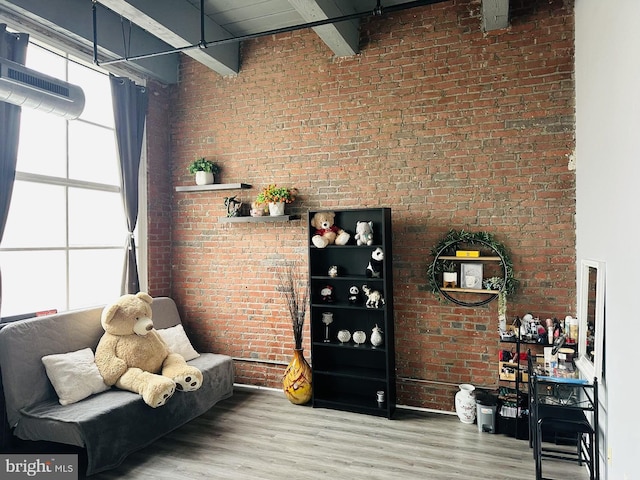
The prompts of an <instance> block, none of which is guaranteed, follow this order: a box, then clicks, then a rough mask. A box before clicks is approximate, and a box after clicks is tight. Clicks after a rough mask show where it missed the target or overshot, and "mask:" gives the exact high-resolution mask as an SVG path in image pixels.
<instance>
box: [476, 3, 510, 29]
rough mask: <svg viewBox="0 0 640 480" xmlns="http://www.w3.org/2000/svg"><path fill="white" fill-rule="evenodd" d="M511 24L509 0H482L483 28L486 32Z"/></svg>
mask: <svg viewBox="0 0 640 480" xmlns="http://www.w3.org/2000/svg"><path fill="white" fill-rule="evenodd" d="M508 26H509V0H482V29H483V30H484V31H485V32H489V31H491V30H499V29H502V28H507V27H508Z"/></svg>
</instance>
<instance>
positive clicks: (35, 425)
mask: <svg viewBox="0 0 640 480" xmlns="http://www.w3.org/2000/svg"><path fill="white" fill-rule="evenodd" d="M152 310H153V322H154V327H155V328H156V329H162V328H168V327H171V326H174V325H177V324H179V323H180V316H179V313H178V310H177V308H176V305H175V303H174V301H173V300H172V299H170V298H167V297H160V298H155V299H154V301H153V304H152ZM101 313H102V307H97V308H90V309H85V310H77V311H72V312H65V313H60V314H56V315H51V316H47V317H39V318H32V319H28V320H20V321H17V322H14V323H10V324H8V325H6V326H5V327H4V328H2V329H0V372H1V373H2V383H3V387H4V396H5V404H6V413H7V420H8V423H9V427H10V428H11V430H12V432H13V435H15V436H17V437H18V438H21V439H23V440H35V441H48V442H57V443H63V444H68V445H75V446H79V447H83V448H84V449H86V452H87V472H86V473H87V475H91V474H94V473H97V472H100V471H103V470H107V469H110V468H114V467H116V466H118V465H119V464H120V463H121V462H122V461H123V460H124V459H125V457H126V456H127V455H129V454H130V453H132V452H134V451H136V450H139V449H140V448H142V447H145V446H146V445H149V444H150V443H151V442H153V441H154V440H156V439H158V438H159V437H161V436H162V435H165V434H166V433H168V432H170V431H172V430H174V429H176V428H178V427H179V426H181V425H183V424H185V423H187V422H188V421H189V420H192V419H193V418H195V417H197V416H199V415H202V414H203V413H204V412H206V411H207V410H209V409H210V408H211V407H213V406H214V405H215V404H216V403H218V402H219V401H220V400H223V399H225V398H228V397H230V396H231V395H232V393H233V380H234V371H233V362H232V359H231V357H229V356H227V355H218V354H213V353H201V354H200V356H199V357H197V358H195V359H193V360H190V361H189V363H190V364H191V365H194V366H196V367H198V368H199V369H200V370H201V371H202V372H203V376H204V380H203V385H202V387H201V388H200V389H199V390H197V391H195V392H185V393H183V392H176V393H175V394H174V395H173V397H172V398H170V399H169V401H168V402H167V404H166V405H164V406H162V407H159V408H151V407H149V406H147V405H146V404H145V403H144V402H143V400H142V398H141V397H140V396H139V395H137V394H134V393H131V392H127V391H123V390H118V389H116V388H115V387H114V388H111V389H110V390H107V391H104V392H101V393H98V394H96V395H92V396H90V397H88V398H85V399H84V400H80V401H79V402H77V403H72V404H70V405H64V406H63V405H60V403H59V402H58V396H57V395H56V392H55V390H54V389H53V386H52V385H51V383H50V381H49V378H48V377H47V373H46V370H45V368H44V366H43V364H42V357H43V356H45V355H50V354H56V353H67V352H72V351H76V350H81V349H83V348H86V347H90V348H91V349H92V350H93V351H94V352H95V348H96V346H97V344H98V341H99V340H100V337H101V336H102V334H103V330H102V326H101V325H100V315H101Z"/></svg>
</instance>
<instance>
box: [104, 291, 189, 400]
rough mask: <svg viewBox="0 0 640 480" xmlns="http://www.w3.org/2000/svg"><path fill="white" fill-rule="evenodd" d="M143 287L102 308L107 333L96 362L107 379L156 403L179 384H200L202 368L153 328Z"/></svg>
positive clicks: (181, 386) (180, 386)
mask: <svg viewBox="0 0 640 480" xmlns="http://www.w3.org/2000/svg"><path fill="white" fill-rule="evenodd" d="M152 302H153V299H152V298H151V297H150V296H149V295H148V294H147V293H144V292H140V293H137V294H135V295H123V296H121V297H120V298H119V299H118V300H117V301H116V302H115V303H113V304H111V305H108V306H106V307H105V308H104V310H103V311H102V317H101V323H102V328H104V330H105V333H104V334H103V335H102V337H101V338H100V342H99V343H98V347H97V348H96V355H95V358H96V365H97V366H98V370H99V371H100V374H101V375H102V378H103V379H104V382H105V383H106V384H107V385H109V386H111V385H115V386H116V387H118V388H120V389H122V390H129V391H131V392H134V393H137V394H139V395H141V396H142V399H143V400H144V402H145V403H146V404H147V405H149V406H150V407H153V408H156V407H159V406H161V405H164V404H165V403H166V402H167V400H168V399H169V398H170V397H171V395H173V393H174V392H175V390H176V389H177V390H180V391H185V392H188V391H193V390H197V389H198V388H200V386H201V385H202V372H200V370H198V369H197V368H195V367H192V366H191V365H188V364H187V362H185V360H184V357H182V355H179V354H177V353H171V352H170V351H169V347H168V346H167V344H166V343H165V342H164V340H162V338H160V335H159V334H158V332H156V331H155V330H154V329H153V321H152V320H151V303H152Z"/></svg>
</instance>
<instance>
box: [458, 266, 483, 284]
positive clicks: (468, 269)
mask: <svg viewBox="0 0 640 480" xmlns="http://www.w3.org/2000/svg"><path fill="white" fill-rule="evenodd" d="M460 283H461V284H462V285H461V286H462V288H472V289H475V290H480V289H481V288H482V264H481V263H480V262H478V263H462V264H460Z"/></svg>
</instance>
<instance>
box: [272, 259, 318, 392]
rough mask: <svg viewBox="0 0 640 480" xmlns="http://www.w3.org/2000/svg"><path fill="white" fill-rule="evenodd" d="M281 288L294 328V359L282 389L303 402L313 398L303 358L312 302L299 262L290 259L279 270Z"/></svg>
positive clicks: (283, 378)
mask: <svg viewBox="0 0 640 480" xmlns="http://www.w3.org/2000/svg"><path fill="white" fill-rule="evenodd" d="M278 286H279V290H280V292H281V293H282V295H283V296H284V298H285V302H286V304H287V308H288V310H289V316H290V318H291V326H292V329H293V340H294V350H293V359H292V360H291V362H290V363H289V365H288V366H287V368H286V370H285V371H284V375H283V377H282V389H283V391H284V393H285V395H286V397H287V398H288V399H289V401H290V402H291V403H294V404H296V405H303V404H305V403H307V402H309V400H311V395H312V383H311V366H310V365H309V364H308V363H307V361H306V360H305V358H304V350H303V348H302V333H303V329H304V318H305V315H306V312H307V305H308V304H309V284H308V282H307V281H305V280H303V279H302V276H301V274H300V272H299V269H298V266H297V264H296V263H295V262H294V263H293V264H292V263H288V264H286V265H285V266H283V267H281V268H280V269H279V270H278Z"/></svg>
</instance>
